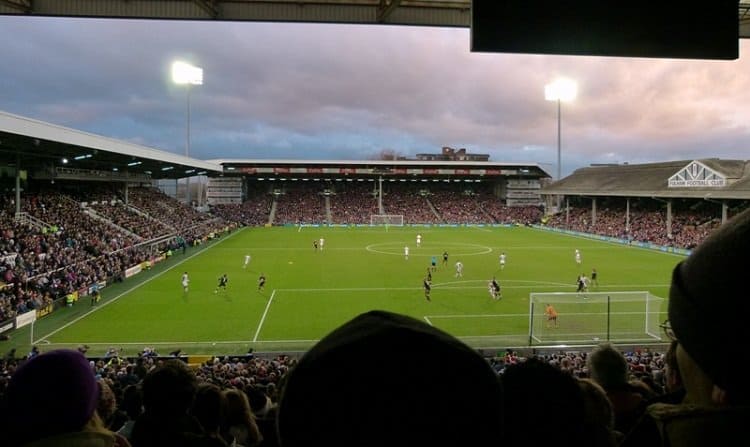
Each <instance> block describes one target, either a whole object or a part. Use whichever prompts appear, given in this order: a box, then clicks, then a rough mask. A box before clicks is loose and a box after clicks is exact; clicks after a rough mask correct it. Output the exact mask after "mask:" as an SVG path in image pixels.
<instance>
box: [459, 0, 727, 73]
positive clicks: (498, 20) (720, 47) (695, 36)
mask: <svg viewBox="0 0 750 447" xmlns="http://www.w3.org/2000/svg"><path fill="white" fill-rule="evenodd" d="M471 51H476V52H492V53H532V54H562V55H579V56H581V55H591V56H623V57H656V58H677V59H737V58H738V57H739V2H738V1H737V0H734V1H732V0H708V1H701V2H686V1H674V0H625V1H618V2H607V1H602V0H567V1H566V0H472V3H471Z"/></svg>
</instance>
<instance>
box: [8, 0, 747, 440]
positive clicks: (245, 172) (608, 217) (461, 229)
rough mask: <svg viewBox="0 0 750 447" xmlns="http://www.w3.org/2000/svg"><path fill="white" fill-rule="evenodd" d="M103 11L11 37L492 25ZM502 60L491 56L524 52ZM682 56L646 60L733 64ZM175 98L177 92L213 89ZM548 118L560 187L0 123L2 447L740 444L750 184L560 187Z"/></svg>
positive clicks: (381, 14) (708, 163)
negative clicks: (89, 28)
mask: <svg viewBox="0 0 750 447" xmlns="http://www.w3.org/2000/svg"><path fill="white" fill-rule="evenodd" d="M93 3H95V2H85V1H80V2H75V1H73V2H61V3H60V4H57V5H55V4H54V2H52V3H49V2H23V1H20V0H18V1H16V0H11V1H9V2H0V12H1V13H3V14H11V15H16V14H31V15H52V16H73V17H92V16H94V17H99V16H102V17H109V18H113V19H122V18H132V17H136V18H149V19H164V18H167V19H176V20H184V19H197V20H245V21H272V22H273V21H279V22H283V21H296V22H316V21H322V22H328V23H367V24H369V23H380V24H389V23H392V24H399V25H410V26H414V25H420V26H421V25H427V26H451V27H470V26H471V24H472V23H480V22H481V20H479V19H478V18H477V17H474V18H473V21H472V20H470V19H471V14H469V11H470V10H471V8H472V7H474V8H477V7H476V6H473V3H483V2H470V1H457V2H443V1H423V2H412V1H404V2H401V1H396V0H391V1H386V0H382V1H372V2H366V1H365V2H334V1H323V2H282V1H269V2H245V1H240V2H230V1H205V2H204V1H197V0H196V1H194V2H180V1H177V2H167V3H169V4H168V5H166V6H162V8H161V9H160V8H158V7H155V6H153V4H152V3H153V2H133V4H131V3H130V2H117V1H114V0H107V1H103V2H100V3H101V4H100V5H99V6H100V7H101V8H104V9H97V7H96V6H94V5H93ZM118 3H123V4H122V5H120V6H121V7H122V8H120V7H119V6H118ZM136 3H137V4H136ZM293 3H294V4H293ZM509 3H513V2H509ZM589 3H590V5H589V6H591V7H592V8H593V6H592V5H593V4H594V3H591V2H589ZM728 3H729V4H730V5H729V6H731V9H732V11H733V14H736V12H737V3H736V2H735V3H734V4H731V3H732V2H728ZM303 4H304V5H303ZM739 5H740V21H739V24H740V28H739V29H740V35H741V37H748V36H750V30H748V28H747V26H748V20H749V19H748V15H747V14H748V6H747V5H746V4H744V3H741V2H740V3H739ZM302 6H305V8H306V9H305V8H302ZM506 6H507V8H510V9H506V10H504V11H505V13H507V14H510V12H509V11H512V12H513V13H514V14H515V13H519V11H520V9H523V8H520V9H519V10H516V9H513V8H511V7H510V6H508V5H506ZM485 7H486V5H485ZM154 8H156V9H154ZM295 8H299V9H295ZM658 9H659V8H656V10H658ZM483 11H486V12H487V13H489V12H497V11H495V10H493V8H491V7H489V9H484V10H483ZM656 12H658V11H656ZM370 13H372V14H370ZM475 13H476V12H475ZM711 14H717V17H718V14H719V13H718V12H713V11H712V12H711ZM204 16H205V17H204ZM370 16H372V17H370ZM518 20H520V19H518ZM550 23H551V22H549V21H547V22H543V24H544V25H546V26H549V25H550ZM732 23H734V24H735V25H736V23H737V20H736V17H735V16H734V15H733V16H732ZM644 27H645V28H648V27H647V26H646V25H644ZM743 33H744V34H743ZM473 36H474V38H475V42H474V43H473V45H476V46H480V45H483V44H486V43H487V41H486V40H482V39H484V38H487V36H483V35H481V34H476V35H474V34H473ZM489 38H490V41H492V39H496V40H500V41H501V40H502V36H501V35H499V34H493V33H490V35H489ZM540 39H541V38H540ZM734 40H737V37H736V36H734ZM481 42H483V43H481ZM499 43H504V42H499ZM505 43H507V42H505ZM535 43H536V44H539V45H544V44H545V42H542V41H541V40H539V41H537V42H535ZM490 47H492V48H490V49H487V48H478V49H477V51H489V52H504V51H511V52H512V51H515V50H513V49H515V48H516V47H514V46H512V45H511V50H507V49H504V48H506V47H504V46H502V45H500V48H499V49H498V48H495V47H493V46H492V45H490ZM534 48H536V47H534ZM545 48H546V47H545ZM631 50H632V52H631ZM670 50H674V51H675V53H669V52H668V53H667V54H661V53H658V51H657V53H654V54H646V55H647V56H649V57H698V58H702V57H703V58H709V59H710V58H712V57H714V56H715V57H714V58H718V59H721V58H723V59H726V58H728V57H727V54H726V53H722V54H720V55H707V54H705V53H702V51H710V49H709V47H706V48H701V49H700V50H696V51H698V53H692V52H691V51H693V50H692V49H687V50H686V49H684V48H676V47H675V48H670ZM581 51H583V53H582V54H595V55H599V54H601V52H602V51H604V52H605V54H604V55H609V54H606V52H607V51H615V53H616V54H615V55H622V54H624V55H625V56H628V57H630V56H643V55H644V54H643V53H642V51H643V48H642V47H637V46H636V45H633V47H632V48H629V49H627V50H626V51H625V53H617V51H620V50H618V49H615V50H612V49H604V50H602V49H586V50H581ZM647 51H651V50H647ZM684 51H688V52H687V53H685V52H684ZM517 52H532V53H533V52H535V50H533V49H532V50H528V51H526V50H518V51H517ZM537 52H544V51H537ZM546 52H549V53H551V54H577V53H576V52H572V53H571V52H570V51H568V50H567V49H564V48H563V49H561V48H558V47H554V46H553V47H551V48H550V49H548V51H546ZM178 68H179V67H178ZM178 68H175V70H177V71H178ZM182 70H183V71H182V72H180V73H177V71H175V72H173V74H174V75H175V80H176V82H179V81H177V76H178V75H181V76H183V77H184V82H183V83H186V84H195V85H200V84H201V83H202V71H201V70H200V69H198V68H197V67H191V66H187V67H182ZM184 70H187V71H184ZM188 88H189V87H188ZM187 98H188V103H187V106H188V114H187V119H188V121H187V126H188V128H187V148H189V147H190V127H189V126H190V96H189V90H188V97H187ZM548 99H549V98H548ZM553 100H555V101H557V114H558V115H557V119H558V128H557V132H558V134H557V138H558V140H557V144H558V147H557V151H558V153H557V156H558V163H557V166H556V171H557V172H553V171H555V169H550V164H549V163H542V162H516V161H507V162H506V161H503V160H495V159H491V157H490V155H489V154H484V153H473V152H471V150H467V149H464V148H452V147H448V146H445V147H442V149H440V150H435V151H434V152H430V153H418V154H416V155H415V156H409V157H401V156H394V157H386V156H384V157H381V158H380V159H367V160H365V159H362V160H352V159H327V160H323V159H301V158H300V159H294V158H272V157H268V158H230V157H221V158H214V159H202V158H197V157H192V156H190V155H189V150H187V149H186V152H185V155H182V154H177V153H174V152H170V151H164V150H160V149H154V148H152V147H150V146H147V145H141V144H138V143H136V142H133V141H134V140H132V139H131V140H127V141H126V140H124V139H115V138H111V137H108V136H104V135H98V134H94V133H91V132H87V131H83V130H78V129H75V128H72V127H65V126H60V125H58V124H54V123H50V122H46V121H41V120H37V119H34V118H30V117H26V116H21V115H17V114H13V113H8V112H4V111H0V154H2V159H1V160H0V188H2V193H1V195H2V202H1V203H2V207H1V208H0V232H1V233H0V352H1V353H2V355H3V357H2V370H1V371H0V421H2V422H0V430H1V431H2V432H3V433H4V434H3V435H2V436H1V437H0V439H2V441H0V443H2V444H3V445H6V442H7V443H8V444H7V445H9V446H22V445H34V446H46V445H83V446H89V445H91V446H94V445H101V446H104V445H107V446H110V445H112V446H130V445H132V446H135V447H140V446H151V445H185V446H192V445H226V446H230V445H231V446H247V447H250V446H277V445H283V446H294V445H303V444H305V445H323V444H332V445H342V446H343V445H376V444H377V445H389V444H392V445H404V444H407V443H408V444H412V445H414V444H416V445H427V444H430V445H435V444H437V445H448V444H452V445H463V444H470V443H474V442H482V443H485V442H505V443H508V442H510V443H511V444H513V445H515V444H520V443H527V444H528V443H531V445H546V443H547V442H552V441H551V440H552V439H565V440H566V441H564V442H563V444H564V445H591V446H617V445H623V446H634V445H640V446H644V445H645V446H651V445H654V446H656V445H686V446H693V445H705V444H701V442H702V441H705V440H706V439H707V437H713V436H716V433H718V432H720V433H722V434H725V433H732V432H735V431H736V432H738V433H741V432H740V430H741V429H742V428H743V427H742V421H744V420H746V417H747V415H748V410H747V409H748V408H749V407H748V404H750V399H749V398H748V396H750V391H748V387H747V385H746V384H745V379H744V378H743V377H742V374H741V373H740V372H737V370H736V366H737V365H731V364H729V361H728V359H729V358H730V357H734V356H736V355H737V354H738V353H739V352H738V351H737V349H741V345H740V344H741V343H742V340H743V337H742V336H741V334H739V331H738V328H742V327H744V325H743V323H744V321H743V320H742V318H744V317H745V316H746V315H747V312H746V311H747V306H748V304H747V303H748V300H747V299H744V297H745V296H746V295H747V292H744V295H743V294H741V293H738V289H739V287H740V286H741V285H742V281H744V276H743V270H742V269H743V266H744V265H745V264H744V261H743V260H741V259H739V256H741V253H743V252H744V251H745V249H746V248H748V241H749V240H750V230H749V228H750V217H749V216H750V215H749V214H748V213H750V211H748V210H750V160H746V159H725V158H711V157H703V158H683V159H679V160H674V159H670V160H666V159H665V161H658V162H646V163H611V164H610V163H603V164H597V163H592V164H590V165H589V166H585V167H580V168H577V169H575V170H573V171H572V173H570V174H569V175H561V172H560V169H561V162H560V158H559V157H560V102H561V97H557V98H556V99H553ZM495 158H496V157H495ZM738 253H740V254H738ZM738 297H741V298H742V299H739V300H738V299H737V298H738ZM683 402H685V403H690V404H691V405H692V406H687V405H684V404H683ZM696 408H697V409H698V410H696ZM540 415H541V416H540ZM540 420H543V421H545V422H544V423H542V424H539V421H540ZM644 420H645V422H644ZM34 421H36V422H34ZM447 421H450V423H448V422H447ZM547 421H549V423H547ZM654 421H655V422H654ZM441 424H446V425H445V426H443V425H441ZM540 425H545V427H544V428H540V427H539V426H540ZM657 426H658V427H659V428H658V429H657V428H656V427H657ZM696 430H697V431H696ZM701 430H703V432H700V431H701ZM715 432H716V433H715ZM532 435H534V436H538V437H540V439H543V440H544V441H543V443H540V442H539V440H534V439H531V440H529V438H528V437H529V436H532ZM96 440H98V442H99V443H96V442H97V441H96ZM66 442H67V443H66ZM720 445H725V444H721V443H720Z"/></svg>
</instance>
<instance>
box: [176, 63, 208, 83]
mask: <svg viewBox="0 0 750 447" xmlns="http://www.w3.org/2000/svg"><path fill="white" fill-rule="evenodd" d="M172 81H173V82H174V83H175V84H189V85H203V69H202V68H199V67H196V66H193V65H190V64H188V63H186V62H181V61H177V62H175V63H173V64H172Z"/></svg>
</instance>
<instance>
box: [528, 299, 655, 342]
mask: <svg viewBox="0 0 750 447" xmlns="http://www.w3.org/2000/svg"><path fill="white" fill-rule="evenodd" d="M665 302H666V300H664V299H663V298H660V297H658V296H655V295H652V294H650V293H649V292H585V293H561V292H560V293H532V294H530V299H529V344H530V345H534V344H550V343H554V344H561V343H562V344H591V343H599V342H603V341H611V342H617V343H622V342H647V341H660V340H662V336H661V333H662V332H661V330H660V327H659V324H660V323H661V321H662V316H663V315H664V312H666V308H664V304H665ZM547 305H551V306H552V307H553V308H554V309H555V310H556V311H557V315H558V317H557V324H555V322H554V321H552V320H549V319H548V317H547V314H545V309H546V306H547Z"/></svg>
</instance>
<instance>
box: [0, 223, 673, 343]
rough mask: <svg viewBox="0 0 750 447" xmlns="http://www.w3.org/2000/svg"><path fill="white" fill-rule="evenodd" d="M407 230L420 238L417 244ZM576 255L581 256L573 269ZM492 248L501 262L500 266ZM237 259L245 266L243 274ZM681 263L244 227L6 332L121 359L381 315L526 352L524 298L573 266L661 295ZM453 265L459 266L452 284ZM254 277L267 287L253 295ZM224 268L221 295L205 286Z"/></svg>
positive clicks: (448, 231)
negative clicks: (496, 286) (185, 278)
mask: <svg viewBox="0 0 750 447" xmlns="http://www.w3.org/2000/svg"><path fill="white" fill-rule="evenodd" d="M417 233H420V234H422V236H423V239H422V244H421V246H420V247H417V246H416V235H417ZM320 238H324V239H325V245H324V247H323V249H322V250H317V251H316V250H315V249H314V248H313V241H314V240H317V239H320ZM405 246H408V247H409V249H410V253H409V257H408V259H406V258H405V256H404V247H405ZM575 249H579V250H580V251H581V253H582V257H583V264H582V266H581V267H579V266H577V264H576V263H575V261H574V255H573V254H574V250H575ZM443 251H447V252H448V254H449V259H448V264H447V265H443V262H442V253H443ZM503 251H504V252H505V253H506V254H507V264H506V266H505V268H504V269H503V270H502V271H501V270H500V265H499V262H498V257H499V255H500V253H501V252H503ZM246 254H249V255H251V256H252V260H251V262H250V264H249V266H248V267H247V268H243V260H244V257H245V255H246ZM432 256H435V257H437V260H438V263H437V270H436V271H435V272H434V273H433V274H432V278H433V279H432V283H433V290H432V301H431V302H428V301H427V300H426V299H425V297H424V292H423V289H422V279H423V278H424V277H425V275H426V273H427V269H428V267H429V265H430V259H431V257H432ZM680 259H681V257H680V256H676V255H672V254H667V253H661V252H656V251H650V250H644V249H639V248H634V247H626V246H620V245H616V244H611V243H605V242H599V241H594V240H588V239H583V238H576V237H572V236H565V235H560V234H554V233H549V232H545V231H542V230H537V229H533V228H524V227H492V228H490V227H458V228H442V227H441V228H438V227H388V228H385V227H360V228H328V227H303V228H291V227H283V228H281V227H275V228H246V229H243V230H240V231H237V232H235V233H232V234H230V235H228V236H224V237H223V238H221V239H219V240H218V241H214V242H212V243H211V244H209V245H208V246H207V247H204V249H202V250H201V249H192V250H189V251H188V252H187V254H185V255H183V254H181V253H179V252H178V253H177V254H175V256H173V257H172V259H170V260H169V261H168V262H165V263H162V264H159V265H157V266H156V267H155V268H154V269H152V270H151V271H149V272H146V273H142V274H140V275H137V276H136V277H134V278H131V279H128V280H126V281H125V283H123V284H121V285H117V286H114V287H108V288H106V289H104V290H103V295H104V299H103V300H102V302H101V303H99V304H98V305H97V306H95V307H91V306H90V304H89V301H88V299H87V298H83V299H82V300H80V301H79V302H78V303H77V304H76V305H75V306H74V307H73V308H68V309H63V310H61V311H59V312H55V313H54V314H52V315H51V316H50V317H46V318H43V319H41V320H39V321H37V322H36V324H35V328H34V332H33V334H30V335H23V332H22V331H19V333H18V334H16V335H17V336H14V338H16V344H19V343H21V342H22V340H21V341H19V340H18V339H19V338H21V337H24V338H25V337H29V338H27V339H26V340H25V343H27V344H21V346H28V343H30V341H31V336H33V340H34V342H35V343H37V344H38V345H40V346H41V347H43V348H44V347H45V346H48V349H49V348H52V347H75V346H77V345H80V344H84V343H85V344H88V345H89V346H91V348H92V351H93V352H97V351H99V352H103V351H104V350H106V348H108V347H118V348H123V349H124V351H125V352H126V353H128V354H133V353H135V352H137V351H139V350H141V349H142V348H143V347H144V346H153V347H155V348H156V349H157V350H158V351H159V352H160V353H162V354H166V353H167V352H169V351H172V350H175V349H178V348H180V349H182V350H183V351H184V352H187V353H190V354H210V353H231V354H239V353H244V352H246V351H247V350H248V349H249V348H250V347H253V348H254V349H255V350H256V351H288V350H304V349H306V348H309V347H310V346H311V345H312V344H313V343H315V341H316V340H318V339H320V338H321V337H323V336H325V335H326V334H327V333H328V332H330V331H331V330H332V329H334V328H335V327H336V326H338V325H340V324H342V323H344V322H345V321H347V320H349V319H351V318H352V317H354V316H356V315H358V314H359V313H362V312H365V311H368V310H372V309H384V310H390V311H394V312H399V313H403V314H408V315H411V316H413V317H415V318H418V319H420V320H423V321H426V322H428V323H430V324H432V325H434V326H437V327H439V328H441V329H444V330H446V331H448V332H450V333H452V334H454V335H456V336H458V337H460V338H462V339H463V340H465V341H466V342H467V343H468V344H470V345H472V346H476V347H490V346H491V347H508V346H524V345H526V344H527V343H528V331H529V327H528V326H529V294H530V293H531V292H574V291H575V280H576V277H577V276H578V274H580V273H585V274H586V275H590V273H591V269H592V268H596V269H597V271H598V272H599V282H600V285H599V286H598V287H593V288H592V289H591V290H592V291H600V292H607V291H629V290H647V291H650V292H651V293H652V294H654V295H657V296H660V297H666V296H667V291H668V284H669V280H670V274H671V270H672V268H673V267H674V265H675V264H676V263H677V262H678V261H679V260H680ZM459 260H460V261H461V262H462V263H463V264H464V269H463V277H460V278H457V277H456V271H455V263H456V261H459ZM183 272H188V275H189V277H190V287H189V291H188V292H187V293H184V292H183V290H182V286H181V284H180V279H181V276H182V273H183ZM261 272H263V273H264V274H265V275H266V277H267V283H266V286H265V289H264V290H263V291H258V288H257V280H258V276H259V275H260V273H261ZM223 273H226V274H227V275H228V277H229V283H228V287H227V290H226V291H221V290H220V291H219V292H218V293H214V291H215V289H216V285H217V283H218V278H219V276H221V275H222V274H223ZM493 276H495V277H496V278H497V279H498V280H499V282H500V283H501V285H502V288H503V298H502V299H501V300H498V301H495V300H492V299H491V298H490V296H489V293H488V291H487V282H488V281H489V280H490V279H491V278H492V277H493ZM665 310H666V306H664V308H663V309H662V311H665ZM564 322H565V316H564V314H563V313H561V315H560V324H561V326H562V325H564ZM24 329H26V328H24ZM5 343H8V342H5Z"/></svg>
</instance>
